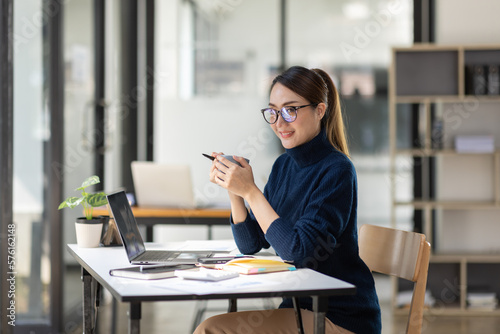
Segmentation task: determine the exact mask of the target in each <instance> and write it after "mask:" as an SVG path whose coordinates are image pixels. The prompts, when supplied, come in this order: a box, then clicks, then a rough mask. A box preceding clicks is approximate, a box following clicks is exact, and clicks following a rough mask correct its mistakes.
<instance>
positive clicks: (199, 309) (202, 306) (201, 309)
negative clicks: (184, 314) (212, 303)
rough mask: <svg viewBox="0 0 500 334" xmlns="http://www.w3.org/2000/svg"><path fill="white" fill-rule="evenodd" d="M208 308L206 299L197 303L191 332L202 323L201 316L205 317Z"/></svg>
mask: <svg viewBox="0 0 500 334" xmlns="http://www.w3.org/2000/svg"><path fill="white" fill-rule="evenodd" d="M206 310H207V301H206V300H199V301H198V302H197V303H196V314H195V316H194V319H193V324H192V327H191V333H192V332H194V330H195V329H196V327H198V325H199V324H200V323H201V318H202V317H203V314H205V311H206Z"/></svg>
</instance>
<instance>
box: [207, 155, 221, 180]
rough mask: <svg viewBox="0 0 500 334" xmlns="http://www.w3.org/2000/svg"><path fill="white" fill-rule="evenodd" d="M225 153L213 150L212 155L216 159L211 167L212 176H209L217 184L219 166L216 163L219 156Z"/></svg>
mask: <svg viewBox="0 0 500 334" xmlns="http://www.w3.org/2000/svg"><path fill="white" fill-rule="evenodd" d="M223 154H224V153H222V152H219V153H216V152H212V156H213V157H214V158H215V159H214V160H213V161H212V166H211V167H210V177H209V180H210V182H212V183H215V184H217V182H216V179H217V176H216V171H217V167H216V166H215V163H216V162H217V156H219V155H223Z"/></svg>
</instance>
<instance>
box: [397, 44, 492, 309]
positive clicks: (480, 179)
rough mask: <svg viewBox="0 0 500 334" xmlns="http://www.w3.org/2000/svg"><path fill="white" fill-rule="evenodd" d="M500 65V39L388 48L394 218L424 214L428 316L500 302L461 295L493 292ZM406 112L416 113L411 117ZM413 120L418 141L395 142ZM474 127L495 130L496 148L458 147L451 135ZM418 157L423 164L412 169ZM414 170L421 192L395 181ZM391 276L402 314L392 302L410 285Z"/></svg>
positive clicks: (476, 132)
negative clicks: (473, 149) (402, 214)
mask: <svg viewBox="0 0 500 334" xmlns="http://www.w3.org/2000/svg"><path fill="white" fill-rule="evenodd" d="M499 69H500V45H484V46H466V45H447V46H438V45H431V44H416V45H414V46H412V47H406V48H393V50H392V62H391V67H390V71H389V141H390V156H391V169H390V173H391V198H392V206H391V225H392V226H393V227H397V228H400V225H401V219H400V218H399V215H400V212H405V213H406V216H408V215H409V212H410V211H411V212H419V214H420V216H421V218H422V219H421V220H422V231H423V233H425V234H426V236H427V239H428V240H429V242H430V243H431V245H432V254H431V260H430V267H429V277H428V283H427V287H428V290H429V291H430V292H431V294H432V296H433V297H434V299H435V303H434V305H433V306H430V307H429V308H428V309H427V311H426V312H428V313H430V314H432V315H435V316H439V315H457V316H463V315H481V316H484V315H492V316H499V315H500V308H499V307H498V306H495V307H492V306H491V305H489V306H487V307H471V305H470V303H469V302H468V295H469V296H470V294H471V293H476V292H481V293H483V292H486V293H488V294H491V293H494V294H496V296H497V298H500V280H499V279H498V278H499V277H500V242H498V241H497V240H498V235H500V149H499V146H498V145H499V143H500V126H499V125H500V84H499V83H498V80H499V79H498V70H499ZM410 114H413V115H415V114H418V117H417V118H416V121H415V117H414V118H413V120H412V121H410V119H411V117H409V115H410ZM405 122H406V123H405ZM410 122H417V123H418V124H417V130H415V128H414V129H413V131H416V132H417V135H416V138H417V139H416V140H413V141H412V140H401V138H406V137H405V136H408V132H409V131H410V130H411V129H410V127H409V126H408V124H407V123H410ZM473 135H476V136H477V135H489V136H490V137H491V136H492V137H493V138H494V139H495V140H496V142H497V143H496V145H497V146H495V148H494V149H493V150H484V151H481V152H465V153H463V152H457V150H456V149H455V138H457V136H473ZM401 142H403V143H404V144H401ZM416 163H419V164H421V165H420V166H419V167H420V169H414V168H413V167H414V165H415V164H416ZM401 166H403V167H401ZM415 170H418V171H419V173H420V175H419V178H418V179H419V180H421V181H420V182H421V184H419V185H418V186H419V189H420V195H419V196H418V198H414V196H413V193H412V194H409V193H408V192H405V191H401V189H399V187H400V186H401V185H400V180H401V179H402V178H404V176H402V175H401V174H402V171H404V172H406V173H407V174H408V175H410V177H411V179H412V182H413V180H415V178H413V177H412V176H411V175H413V172H414V171H415ZM408 184H410V187H411V186H412V184H411V182H407V183H404V187H406V188H408ZM413 186H416V185H415V184H413ZM409 210H410V211H409ZM393 283H394V284H393V287H394V291H393V292H394V293H393V310H394V312H395V314H407V313H408V311H407V310H405V309H404V308H401V307H400V306H398V305H397V295H398V294H399V293H400V292H401V291H405V290H406V289H409V287H410V285H408V284H407V283H406V282H404V281H401V280H395V279H394V280H393ZM475 296H476V297H477V296H478V295H475ZM481 296H482V295H481V294H479V297H478V298H479V299H480V297H481Z"/></svg>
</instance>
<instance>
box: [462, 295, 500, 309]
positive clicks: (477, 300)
mask: <svg viewBox="0 0 500 334" xmlns="http://www.w3.org/2000/svg"><path fill="white" fill-rule="evenodd" d="M467 304H468V305H469V309H480V310H490V311H493V310H494V309H496V308H497V306H498V298H497V295H496V293H494V292H469V293H468V294H467Z"/></svg>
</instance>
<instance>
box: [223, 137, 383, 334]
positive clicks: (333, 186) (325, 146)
mask: <svg viewBox="0 0 500 334" xmlns="http://www.w3.org/2000/svg"><path fill="white" fill-rule="evenodd" d="M264 195H265V197H266V198H267V200H268V201H269V203H270V204H271V206H272V207H273V209H274V210H275V211H276V213H277V214H278V215H279V217H280V218H278V219H276V220H275V221H274V222H273V223H272V224H271V226H270V227H269V229H268V230H267V233H266V234H264V232H263V231H262V229H261V228H260V226H259V224H258V223H257V221H256V220H255V217H254V215H253V214H252V212H250V213H249V214H248V215H247V218H246V220H245V221H244V222H242V223H240V224H231V226H232V231H233V235H234V239H235V241H236V244H237V245H238V249H239V250H240V252H242V253H244V254H254V253H257V252H258V251H260V250H261V249H262V248H269V246H272V247H273V248H274V250H276V252H277V253H278V254H279V255H280V257H281V258H282V259H284V260H290V261H293V262H294V264H295V265H296V266H297V267H298V268H306V267H307V268H311V269H314V270H317V271H319V272H322V273H324V274H326V275H329V276H333V277H336V278H339V279H341V280H343V281H346V282H349V283H352V284H354V285H355V286H356V288H357V292H356V295H354V296H335V297H331V298H330V299H329V301H328V312H327V315H326V316H327V317H328V318H329V319H330V320H331V321H332V322H333V323H334V324H336V325H338V326H341V327H343V328H345V329H347V330H350V331H352V332H355V333H358V334H363V333H370V334H373V333H380V332H381V317H380V306H379V303H378V298H377V295H376V292H375V284H374V281H373V277H372V274H371V272H370V271H369V269H368V267H367V266H366V265H365V263H364V262H363V261H362V260H361V259H360V257H359V253H358V235H357V223H356V210H357V181H356V171H355V169H354V166H353V165H352V163H351V161H350V160H349V159H348V158H347V157H346V156H345V155H344V154H342V153H341V152H339V151H337V150H336V149H335V148H334V147H333V146H332V145H331V144H330V143H329V141H328V139H327V138H326V135H325V132H324V131H322V132H321V133H320V134H319V135H318V136H316V137H315V138H314V139H313V140H311V141H310V142H308V143H305V144H303V145H300V146H298V147H295V148H292V149H288V150H286V153H284V154H282V155H281V156H280V157H278V159H277V160H276V162H275V163H274V165H273V168H272V171H271V174H270V176H269V180H268V183H267V184H266V186H265V189H264ZM300 306H301V308H306V309H309V310H312V302H311V298H304V299H301V301H300ZM280 307H292V303H291V301H290V300H288V299H285V300H284V301H283V303H282V304H281V306H280Z"/></svg>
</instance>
